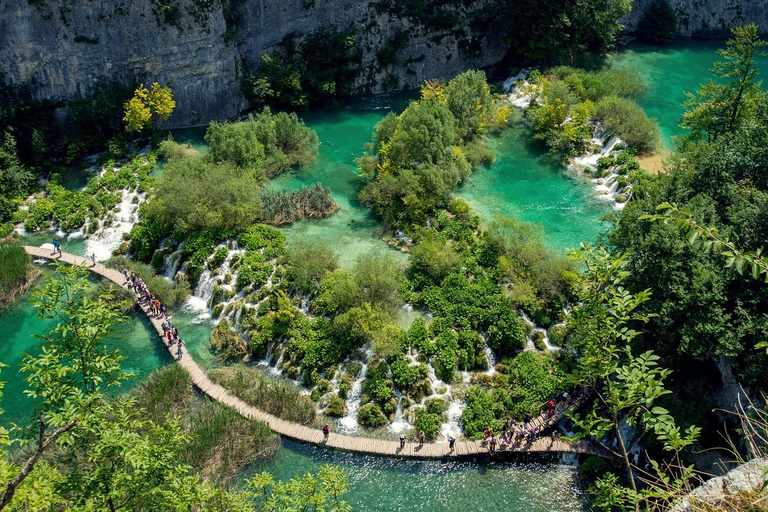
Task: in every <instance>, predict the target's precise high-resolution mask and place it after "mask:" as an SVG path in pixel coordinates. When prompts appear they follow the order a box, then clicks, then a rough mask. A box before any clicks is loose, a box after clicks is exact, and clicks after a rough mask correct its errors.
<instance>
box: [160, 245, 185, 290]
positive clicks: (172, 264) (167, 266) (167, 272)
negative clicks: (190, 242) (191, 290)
mask: <svg viewBox="0 0 768 512" xmlns="http://www.w3.org/2000/svg"><path fill="white" fill-rule="evenodd" d="M180 263H181V245H180V246H179V248H178V249H176V250H175V251H173V252H172V253H171V254H169V255H167V256H166V257H165V263H164V264H163V269H164V272H163V277H164V278H166V279H167V280H169V281H173V277H174V276H175V275H176V272H177V271H178V270H179V264H180Z"/></svg>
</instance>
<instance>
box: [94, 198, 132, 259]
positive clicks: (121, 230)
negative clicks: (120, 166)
mask: <svg viewBox="0 0 768 512" xmlns="http://www.w3.org/2000/svg"><path fill="white" fill-rule="evenodd" d="M143 196H144V194H139V193H138V192H137V191H135V190H134V191H130V190H123V192H122V197H121V200H120V203H118V206H117V208H118V209H117V211H116V212H114V215H113V218H112V224H111V225H109V226H104V221H101V223H100V224H101V226H102V227H101V229H99V230H98V231H97V232H96V233H94V234H93V235H92V236H91V237H90V238H89V239H88V240H86V241H85V254H86V256H88V257H90V255H92V254H95V255H96V260H98V261H104V260H107V259H109V258H110V257H111V256H112V251H114V250H115V249H117V248H118V247H120V244H122V243H123V242H124V240H123V235H124V234H125V233H130V231H131V229H133V226H134V225H135V224H136V223H137V222H138V221H139V203H140V202H141V201H142V200H143ZM134 198H138V199H137V200H136V201H137V202H134Z"/></svg>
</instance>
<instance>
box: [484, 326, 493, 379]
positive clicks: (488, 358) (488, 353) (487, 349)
mask: <svg viewBox="0 0 768 512" xmlns="http://www.w3.org/2000/svg"><path fill="white" fill-rule="evenodd" d="M482 336H483V348H484V349H485V360H486V361H487V362H488V369H487V370H485V371H484V372H483V373H484V374H486V375H493V374H494V373H496V354H494V353H493V350H492V349H491V347H489V346H488V339H487V337H486V335H485V333H483V334H482Z"/></svg>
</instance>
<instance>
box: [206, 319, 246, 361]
mask: <svg viewBox="0 0 768 512" xmlns="http://www.w3.org/2000/svg"><path fill="white" fill-rule="evenodd" d="M211 347H212V348H213V350H214V351H216V352H217V353H218V356H217V359H219V360H220V361H227V360H229V359H242V358H243V357H245V356H246V355H247V354H248V345H246V344H245V342H244V341H243V339H242V338H241V337H240V335H239V334H238V333H237V332H236V331H235V330H234V329H232V328H231V327H230V326H229V323H228V322H227V320H226V319H224V320H222V321H221V322H219V325H217V326H216V328H215V329H214V330H213V332H212V333H211Z"/></svg>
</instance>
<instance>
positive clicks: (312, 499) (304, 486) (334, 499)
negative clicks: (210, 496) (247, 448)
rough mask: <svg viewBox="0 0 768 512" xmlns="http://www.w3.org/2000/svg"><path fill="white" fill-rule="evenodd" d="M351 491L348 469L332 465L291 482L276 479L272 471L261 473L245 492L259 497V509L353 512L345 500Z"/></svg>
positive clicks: (254, 477) (297, 477) (324, 466)
mask: <svg viewBox="0 0 768 512" xmlns="http://www.w3.org/2000/svg"><path fill="white" fill-rule="evenodd" d="M348 490H349V483H348V481H347V476H346V472H345V471H344V470H343V469H341V468H338V467H335V466H331V465H323V466H320V471H319V472H318V473H317V474H316V475H314V474H311V473H306V474H304V476H303V477H299V476H295V477H294V478H293V479H291V480H289V481H287V482H279V481H278V482H276V481H275V479H274V477H273V476H272V475H270V474H269V473H259V474H256V475H254V476H253V477H251V478H250V479H249V480H247V481H246V484H245V494H246V495H247V496H250V497H251V498H252V499H254V500H255V502H256V506H257V507H258V510H265V511H266V510H306V511H307V512H345V511H349V510H351V507H350V506H349V505H348V504H347V503H346V502H345V501H344V500H342V499H341V498H342V496H343V495H344V494H345V493H346V492H347V491H348Z"/></svg>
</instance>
